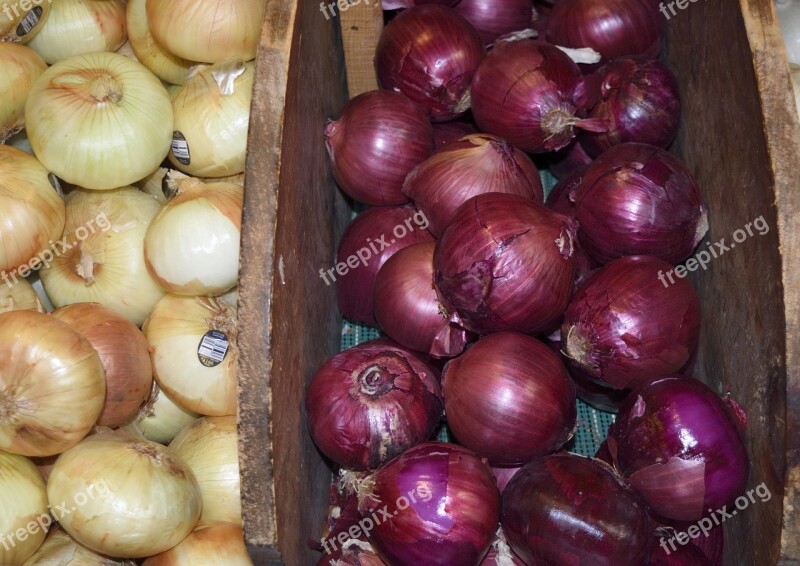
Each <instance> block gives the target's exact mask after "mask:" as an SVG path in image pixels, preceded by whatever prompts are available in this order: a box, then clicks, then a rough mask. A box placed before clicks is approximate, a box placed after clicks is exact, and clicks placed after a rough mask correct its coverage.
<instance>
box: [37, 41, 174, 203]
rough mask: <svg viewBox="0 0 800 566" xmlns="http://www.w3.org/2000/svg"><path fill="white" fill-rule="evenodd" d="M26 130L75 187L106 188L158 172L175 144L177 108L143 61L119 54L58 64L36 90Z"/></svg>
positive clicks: (45, 158)
mask: <svg viewBox="0 0 800 566" xmlns="http://www.w3.org/2000/svg"><path fill="white" fill-rule="evenodd" d="M25 127H26V129H27V130H28V138H29V139H30V142H31V146H32V147H33V150H34V152H35V153H36V156H37V157H38V158H39V159H40V160H41V162H42V163H43V164H44V165H45V167H47V168H48V169H50V170H51V171H52V172H53V173H55V174H56V175H58V176H59V177H60V178H62V179H64V180H66V181H67V182H69V183H72V184H74V185H78V186H80V187H84V188H87V189H93V190H106V189H113V188H116V187H122V186H125V185H129V184H131V183H135V182H136V181H138V180H140V179H142V178H144V177H145V176H147V175H149V174H150V173H152V172H153V170H155V169H156V168H157V167H158V166H159V164H160V163H161V162H162V161H163V159H164V157H166V155H167V152H168V151H169V148H170V143H171V141H172V105H171V104H170V101H169V95H168V94H167V91H166V90H165V89H164V87H163V86H162V85H161V82H160V81H159V80H158V79H157V78H156V77H155V75H153V73H151V72H150V71H148V70H147V68H146V67H144V66H143V65H142V64H141V63H137V62H136V61H134V60H132V59H129V58H128V57H125V56H124V55H118V54H116V53H108V52H105V53H88V54H85V55H76V56H75V57H71V58H69V59H65V60H63V61H60V62H58V63H56V64H55V65H53V66H52V67H50V68H49V69H47V70H46V71H45V72H44V73H42V75H41V76H40V77H39V80H38V81H36V84H34V86H33V89H32V90H31V93H30V95H29V96H28V101H27V103H26V105H25Z"/></svg>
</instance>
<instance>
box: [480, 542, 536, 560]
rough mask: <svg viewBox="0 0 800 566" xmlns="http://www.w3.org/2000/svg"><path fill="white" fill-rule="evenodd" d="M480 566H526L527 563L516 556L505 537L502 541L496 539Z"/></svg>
mask: <svg viewBox="0 0 800 566" xmlns="http://www.w3.org/2000/svg"><path fill="white" fill-rule="evenodd" d="M480 566H525V563H524V562H523V561H522V559H521V558H520V557H519V556H517V555H516V554H514V551H513V550H511V547H509V546H508V543H507V542H506V540H505V536H503V538H502V539H501V538H499V537H495V540H494V542H493V543H492V547H491V548H490V549H489V553H488V554H487V555H486V558H484V559H483V560H482V561H481V564H480Z"/></svg>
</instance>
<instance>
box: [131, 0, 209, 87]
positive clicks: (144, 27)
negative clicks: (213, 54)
mask: <svg viewBox="0 0 800 566" xmlns="http://www.w3.org/2000/svg"><path fill="white" fill-rule="evenodd" d="M126 18H127V22H128V41H130V44H131V47H132V48H133V52H134V53H136V57H137V58H138V59H139V61H141V62H142V64H143V65H144V66H145V67H147V68H148V69H150V70H151V71H152V72H153V74H155V75H156V76H157V77H158V78H160V79H161V80H162V81H166V82H168V83H172V84H176V85H182V84H183V83H184V81H186V77H187V76H188V75H189V69H191V68H192V67H193V66H195V65H197V63H196V62H194V61H188V60H186V59H182V58H180V57H176V56H175V55H173V54H172V53H170V52H169V51H167V50H166V49H164V48H163V47H162V46H161V45H159V44H158V43H157V42H156V40H155V38H154V37H153V34H152V33H150V24H149V23H148V22H147V0H128V7H127V14H126Z"/></svg>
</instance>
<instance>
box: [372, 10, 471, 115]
mask: <svg viewBox="0 0 800 566" xmlns="http://www.w3.org/2000/svg"><path fill="white" fill-rule="evenodd" d="M484 55H485V50H484V47H483V40H482V39H481V36H480V34H478V31H477V30H476V29H475V28H474V27H473V26H472V24H470V23H469V22H468V21H467V20H466V19H464V17H463V16H461V15H460V14H459V13H458V12H456V11H455V10H454V9H452V8H448V7H446V6H439V5H423V6H415V7H413V8H409V9H408V10H405V11H404V12H402V13H400V14H399V15H398V16H397V17H395V18H394V19H393V20H392V21H390V22H389V24H388V25H387V26H386V28H384V30H383V33H381V36H380V38H379V39H378V45H377V47H376V50H375V70H376V72H377V75H378V84H380V86H381V88H384V89H387V90H395V91H398V92H401V93H403V94H404V95H406V96H407V97H409V98H410V99H411V100H413V101H414V102H416V103H417V104H419V105H420V106H422V107H424V108H426V109H427V110H428V112H430V116H431V120H433V121H434V122H446V121H447V120H452V119H454V118H457V117H458V116H460V115H462V114H463V113H464V112H466V111H467V110H468V109H469V104H470V95H469V91H470V82H471V81H472V77H473V75H474V74H475V70H476V69H477V68H478V65H479V64H480V62H481V60H482V59H483V57H484Z"/></svg>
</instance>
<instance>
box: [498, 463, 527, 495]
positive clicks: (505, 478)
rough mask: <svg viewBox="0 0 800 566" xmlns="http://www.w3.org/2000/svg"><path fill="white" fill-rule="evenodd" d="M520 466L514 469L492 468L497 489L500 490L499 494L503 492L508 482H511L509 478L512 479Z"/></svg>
mask: <svg viewBox="0 0 800 566" xmlns="http://www.w3.org/2000/svg"><path fill="white" fill-rule="evenodd" d="M521 467H522V466H519V467H516V468H492V473H493V474H494V477H495V478H496V479H497V489H499V490H500V493H503V491H505V489H506V486H507V485H508V482H509V481H511V478H513V477H514V474H516V473H517V472H518V471H519V470H520V468H521Z"/></svg>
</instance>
